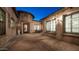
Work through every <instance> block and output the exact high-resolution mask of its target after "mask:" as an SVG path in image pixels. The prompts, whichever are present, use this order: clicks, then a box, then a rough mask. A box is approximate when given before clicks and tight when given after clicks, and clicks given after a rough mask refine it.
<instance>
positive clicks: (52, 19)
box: [46, 19, 56, 33]
mask: <svg viewBox="0 0 79 59" xmlns="http://www.w3.org/2000/svg"><path fill="white" fill-rule="evenodd" d="M51 21H56V19H51V20H48V21H46V23H47V22H50V25H51ZM46 32H50V33H56V22H55V31H51V26H50V31H47V27H46Z"/></svg>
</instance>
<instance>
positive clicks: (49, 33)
mask: <svg viewBox="0 0 79 59" xmlns="http://www.w3.org/2000/svg"><path fill="white" fill-rule="evenodd" d="M46 33H48V34H56V32H46Z"/></svg>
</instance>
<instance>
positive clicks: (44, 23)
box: [42, 21, 46, 33]
mask: <svg viewBox="0 0 79 59" xmlns="http://www.w3.org/2000/svg"><path fill="white" fill-rule="evenodd" d="M42 27H43V33H44V32H46V22H45V21H44V22H43V26H42Z"/></svg>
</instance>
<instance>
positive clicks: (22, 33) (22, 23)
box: [21, 22, 23, 34]
mask: <svg viewBox="0 0 79 59" xmlns="http://www.w3.org/2000/svg"><path fill="white" fill-rule="evenodd" d="M21 34H23V22H21Z"/></svg>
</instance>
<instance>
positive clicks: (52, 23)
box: [51, 20, 56, 31]
mask: <svg viewBox="0 0 79 59" xmlns="http://www.w3.org/2000/svg"><path fill="white" fill-rule="evenodd" d="M55 30H56V24H55V20H52V21H51V31H55Z"/></svg>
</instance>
